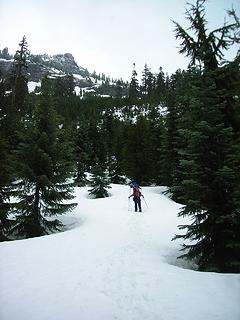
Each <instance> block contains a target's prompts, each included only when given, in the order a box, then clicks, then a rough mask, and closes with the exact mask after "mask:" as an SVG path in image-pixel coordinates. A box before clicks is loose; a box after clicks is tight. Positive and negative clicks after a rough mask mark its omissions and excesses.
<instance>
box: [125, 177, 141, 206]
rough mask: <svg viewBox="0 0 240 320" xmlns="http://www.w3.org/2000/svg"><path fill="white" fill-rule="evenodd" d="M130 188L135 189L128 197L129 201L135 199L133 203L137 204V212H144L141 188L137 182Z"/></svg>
mask: <svg viewBox="0 0 240 320" xmlns="http://www.w3.org/2000/svg"><path fill="white" fill-rule="evenodd" d="M130 188H133V193H132V194H131V195H130V196H129V197H128V199H130V198H131V197H133V201H134V204H135V212H137V209H139V212H142V207H141V197H143V195H142V193H141V191H140V189H141V188H140V187H139V185H138V184H137V183H135V182H133V183H131V184H130Z"/></svg>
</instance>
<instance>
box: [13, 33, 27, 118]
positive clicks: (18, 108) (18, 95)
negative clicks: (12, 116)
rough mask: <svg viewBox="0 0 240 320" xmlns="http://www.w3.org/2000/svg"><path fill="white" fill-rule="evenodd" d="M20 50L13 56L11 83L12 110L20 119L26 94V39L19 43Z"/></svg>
mask: <svg viewBox="0 0 240 320" xmlns="http://www.w3.org/2000/svg"><path fill="white" fill-rule="evenodd" d="M19 46H20V49H19V50H17V51H16V54H15V56H14V70H13V75H12V81H13V88H12V89H13V108H14V110H13V111H14V112H15V113H17V114H19V116H20V117H22V116H23V115H24V114H25V108H26V97H27V94H28V85H27V83H28V79H27V71H26V70H27V58H28V56H29V51H28V49H27V48H28V44H27V41H26V37H25V36H24V37H23V39H22V40H21V41H20V43H19Z"/></svg>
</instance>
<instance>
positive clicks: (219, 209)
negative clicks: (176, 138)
mask: <svg viewBox="0 0 240 320" xmlns="http://www.w3.org/2000/svg"><path fill="white" fill-rule="evenodd" d="M204 2H205V1H197V3H196V6H191V8H190V10H189V11H188V12H187V17H188V19H189V20H190V22H191V29H193V30H194V32H195V35H196V38H197V39H196V40H194V39H193V38H192V37H190V36H189V35H188V34H187V32H186V31H185V30H183V29H182V28H181V27H180V26H179V25H177V29H176V32H177V37H178V38H181V39H182V40H183V42H182V49H181V52H186V53H187V54H188V55H189V56H190V57H191V63H192V64H195V62H196V61H197V60H198V62H199V63H200V64H203V71H202V73H201V75H200V77H199V82H198V84H197V86H196V83H195V86H194V88H193V89H192V93H193V97H192V99H191V101H190V104H189V113H185V117H184V122H185V128H182V129H181V131H180V133H181V135H182V138H183V139H185V141H186V142H187V144H186V146H187V147H186V148H185V149H184V150H180V151H179V152H180V153H181V156H182V159H181V160H180V165H181V171H182V175H183V181H182V187H183V188H184V193H183V194H184V195H183V201H184V203H185V206H184V209H183V211H182V212H181V213H180V214H181V215H183V216H184V215H190V216H191V218H192V223H191V225H183V226H181V227H180V228H181V229H184V230H185V229H186V230H187V231H186V234H184V235H183V234H182V235H178V236H176V238H184V239H190V240H191V241H193V242H192V243H190V244H184V249H187V253H185V254H184V255H183V256H185V257H187V258H190V259H191V258H194V259H197V262H198V265H199V269H200V270H205V271H217V272H239V271H240V254H239V247H240V235H239V230H240V219H239V201H240V198H239V168H236V167H235V166H234V164H235V165H236V164H239V150H240V145H239V131H238V132H237V131H235V130H234V129H235V128H234V127H233V125H232V122H231V121H229V120H230V119H231V116H232V114H230V115H229V111H230V110H231V111H230V113H231V112H232V110H234V105H233V104H234V103H233V101H234V99H233V94H235V93H236V92H237V90H239V83H238V84H237V82H232V81H231V77H229V70H231V75H232V76H233V78H235V74H238V78H239V66H238V68H237V69H231V68H230V67H229V65H226V66H225V67H220V66H219V59H221V57H222V50H223V49H225V48H227V47H228V45H229V33H230V31H233V29H234V28H235V27H237V25H236V24H234V23H233V24H229V25H225V26H224V27H223V28H219V29H217V30H215V31H213V32H211V33H209V35H207V34H206V30H207V28H206V20H205V12H204V7H203V4H204ZM219 33H220V37H217V36H216V34H219ZM230 65H231V64H230ZM227 71H228V72H227ZM223 78H225V79H228V82H229V87H228V88H227V90H223V87H222V79H223ZM236 85H237V87H236ZM235 103H236V102H235ZM237 103H239V102H237ZM229 107H231V108H229ZM226 110H227V111H228V113H226Z"/></svg>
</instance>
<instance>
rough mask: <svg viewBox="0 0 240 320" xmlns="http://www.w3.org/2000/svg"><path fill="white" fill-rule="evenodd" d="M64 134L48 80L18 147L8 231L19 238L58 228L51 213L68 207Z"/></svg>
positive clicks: (68, 167)
mask: <svg viewBox="0 0 240 320" xmlns="http://www.w3.org/2000/svg"><path fill="white" fill-rule="evenodd" d="M64 136H65V135H64V133H63V132H61V129H59V128H58V126H57V115H56V113H55V111H54V107H53V105H52V101H51V90H50V87H49V85H48V80H47V79H44V81H43V83H42V94H41V98H40V103H39V106H38V107H37V109H36V111H35V113H34V117H33V120H32V122H31V123H30V124H29V126H28V128H27V132H26V135H25V137H24V140H23V141H22V143H21V144H20V146H19V150H18V157H19V160H20V159H24V162H22V163H21V162H20V165H19V172H20V177H21V179H22V183H21V185H20V187H19V192H20V195H19V196H18V198H19V200H20V201H19V202H18V204H17V206H16V210H15V214H16V220H15V226H14V228H12V230H11V232H12V234H14V235H15V236H20V237H26V238H28V237H37V236H41V235H44V234H48V233H50V232H53V231H55V230H60V228H61V227H62V224H61V222H60V221H59V220H57V219H55V220H53V219H52V217H53V216H55V215H59V214H63V213H66V212H68V211H70V210H72V209H73V208H74V207H75V206H76V204H73V203H71V204H69V203H68V204H67V203H65V201H66V200H71V199H72V198H73V196H72V191H73V190H72V184H71V183H70V182H68V180H67V179H68V178H69V177H70V176H71V172H72V171H73V167H72V159H71V156H72V150H71V148H70V147H69V145H68V143H67V141H65V138H64Z"/></svg>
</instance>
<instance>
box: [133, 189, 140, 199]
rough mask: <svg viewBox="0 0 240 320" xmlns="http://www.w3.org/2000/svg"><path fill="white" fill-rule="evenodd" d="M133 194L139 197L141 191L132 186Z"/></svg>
mask: <svg viewBox="0 0 240 320" xmlns="http://www.w3.org/2000/svg"><path fill="white" fill-rule="evenodd" d="M133 196H134V197H137V198H139V197H141V192H140V190H139V188H133Z"/></svg>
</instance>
